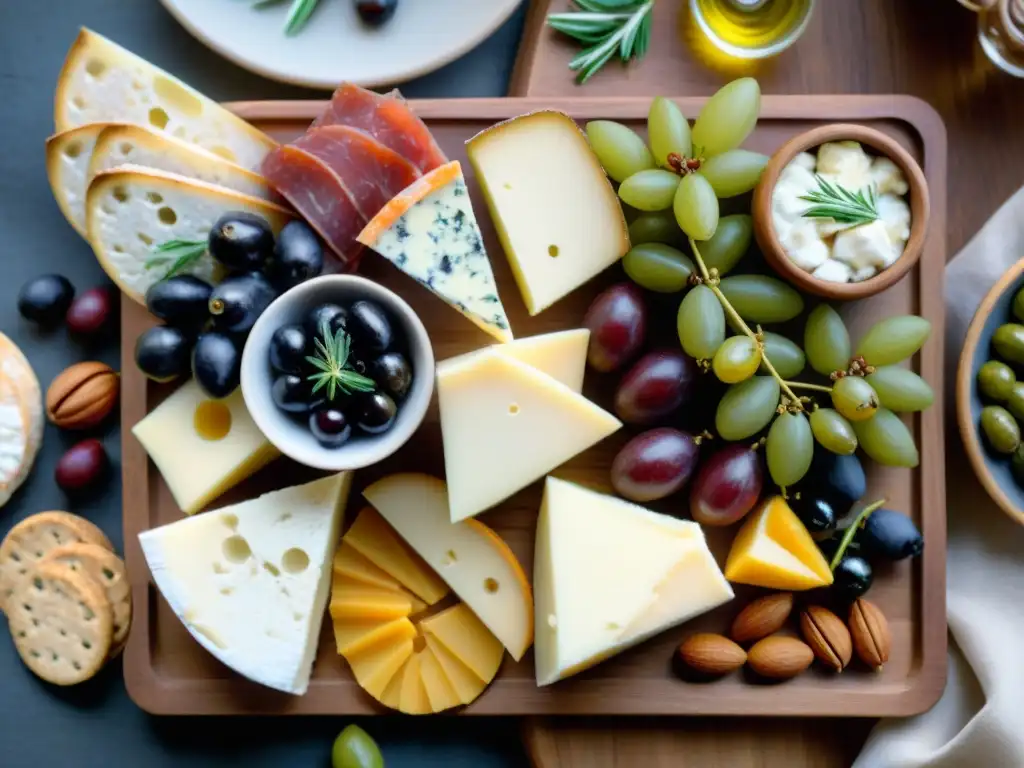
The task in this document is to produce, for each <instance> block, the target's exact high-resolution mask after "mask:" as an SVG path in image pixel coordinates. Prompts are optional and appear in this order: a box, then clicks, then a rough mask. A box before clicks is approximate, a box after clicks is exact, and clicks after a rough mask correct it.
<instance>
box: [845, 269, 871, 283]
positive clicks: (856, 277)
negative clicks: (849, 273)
mask: <svg viewBox="0 0 1024 768" xmlns="http://www.w3.org/2000/svg"><path fill="white" fill-rule="evenodd" d="M877 274H878V270H877V269H875V268H874V267H861V268H860V269H857V270H854V272H853V277H851V278H850V279H851V280H852V281H853V282H855V283H863V282H864V281H865V280H870V279H871V278H872V277H874V276H875V275H877Z"/></svg>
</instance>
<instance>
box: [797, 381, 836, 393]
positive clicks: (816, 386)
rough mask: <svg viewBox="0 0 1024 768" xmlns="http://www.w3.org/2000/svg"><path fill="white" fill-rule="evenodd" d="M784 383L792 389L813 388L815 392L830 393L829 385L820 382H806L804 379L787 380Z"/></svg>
mask: <svg viewBox="0 0 1024 768" xmlns="http://www.w3.org/2000/svg"><path fill="white" fill-rule="evenodd" d="M786 384H788V385H789V386H791V387H792V388H793V389H813V390H814V391H815V392H828V393H829V394H831V393H832V388H831V387H825V386H822V385H821V384H808V383H807V382H804V381H787V382H786Z"/></svg>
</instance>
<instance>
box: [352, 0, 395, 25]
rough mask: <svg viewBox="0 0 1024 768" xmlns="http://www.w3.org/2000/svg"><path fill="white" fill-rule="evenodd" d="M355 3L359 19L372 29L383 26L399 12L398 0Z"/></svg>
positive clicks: (361, 0)
mask: <svg viewBox="0 0 1024 768" xmlns="http://www.w3.org/2000/svg"><path fill="white" fill-rule="evenodd" d="M355 2H356V12H357V13H358V14H359V18H360V19H362V20H363V23H364V24H366V25H367V26H370V27H380V26H383V25H384V24H386V23H387V22H388V21H390V20H391V17H392V16H394V15H395V11H396V10H398V0H355Z"/></svg>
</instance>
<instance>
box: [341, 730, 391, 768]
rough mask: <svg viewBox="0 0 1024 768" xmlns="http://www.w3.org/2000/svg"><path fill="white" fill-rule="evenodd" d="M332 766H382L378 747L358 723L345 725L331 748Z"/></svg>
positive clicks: (357, 767) (382, 759) (381, 767)
mask: <svg viewBox="0 0 1024 768" xmlns="http://www.w3.org/2000/svg"><path fill="white" fill-rule="evenodd" d="M331 766H332V768H384V756H383V755H381V753H380V747H378V746H377V742H375V741H374V740H373V737H372V736H370V734H368V733H367V732H366V731H364V730H363V729H362V728H360V727H359V726H358V725H349V726H346V727H345V730H343V731H342V732H341V733H340V734H339V735H338V738H337V739H335V740H334V746H333V748H332V749H331Z"/></svg>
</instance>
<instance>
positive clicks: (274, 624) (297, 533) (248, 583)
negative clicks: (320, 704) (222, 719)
mask: <svg viewBox="0 0 1024 768" xmlns="http://www.w3.org/2000/svg"><path fill="white" fill-rule="evenodd" d="M350 483H351V474H349V473H347V472H343V473H340V474H337V475H331V476H329V477H326V478H323V479H320V480H316V481H314V482H312V483H306V484H305V485H299V486H294V487H291V488H285V489H283V490H280V491H274V492H272V493H267V494H264V495H263V496H260V497H259V498H256V499H252V500H250V501H243V502H242V503H240V504H235V505H232V506H229V507H224V508H223V509H219V510H217V511H214V512H209V513H207V514H205V515H199V516H197V517H191V518H187V519H185V520H179V521H178V522H176V523H171V524H169V525H165V526H162V527H160V528H154V529H153V530H150V531H145V532H144V533H141V534H140V535H139V542H140V544H141V545H142V552H143V554H144V555H145V558H146V563H147V564H148V565H149V570H150V572H151V573H152V575H153V581H154V582H155V584H156V586H157V589H159V590H160V593H161V594H162V595H163V596H164V599H165V600H167V603H168V605H170V607H171V610H173V611H174V613H175V614H176V615H177V616H178V618H179V619H181V621H182V623H183V624H184V625H185V628H186V629H188V631H189V632H190V633H191V634H192V636H193V637H194V638H195V639H196V641H197V642H198V643H199V644H200V645H202V646H203V647H204V648H206V650H208V651H209V652H210V653H211V654H213V655H214V656H215V657H216V658H217V659H219V660H220V661H221V662H222V663H224V664H225V665H227V666H228V667H230V668H231V669H233V670H235V671H236V672H238V673H239V674H241V675H244V676H245V677H248V678H249V679H251V680H253V681H255V682H257V683H261V684H262V685H266V686H268V687H270V688H275V689H277V690H280V691H285V692H286V693H293V694H297V695H301V694H303V693H305V691H306V687H307V685H308V684H309V675H310V670H311V669H312V667H313V659H314V657H315V656H316V649H317V641H318V640H319V637H320V623H321V621H322V620H323V615H324V605H325V604H326V602H327V595H328V589H329V587H330V583H331V567H330V564H331V553H332V551H333V549H334V545H335V543H336V542H337V540H338V529H339V527H340V525H341V518H342V516H343V514H344V510H345V502H346V499H347V497H348V489H349V485H350Z"/></svg>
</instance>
